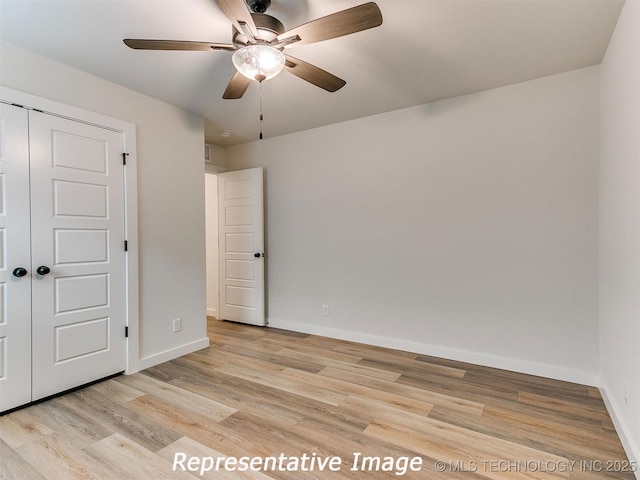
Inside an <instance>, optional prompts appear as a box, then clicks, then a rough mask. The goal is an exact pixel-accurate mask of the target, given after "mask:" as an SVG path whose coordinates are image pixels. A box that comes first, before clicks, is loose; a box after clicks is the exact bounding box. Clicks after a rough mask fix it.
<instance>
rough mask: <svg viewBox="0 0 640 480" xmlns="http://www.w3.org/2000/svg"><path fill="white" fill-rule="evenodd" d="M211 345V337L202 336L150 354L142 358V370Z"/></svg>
mask: <svg viewBox="0 0 640 480" xmlns="http://www.w3.org/2000/svg"><path fill="white" fill-rule="evenodd" d="M208 346H209V339H208V338H206V337H205V338H202V339H200V340H196V341H195V342H191V343H187V344H186V345H180V346H179V347H176V348H172V349H171V350H165V351H164V352H160V353H156V354H155V355H150V356H148V357H144V358H141V359H140V363H139V366H140V370H144V369H145V368H150V367H153V366H155V365H158V364H160V363H164V362H168V361H169V360H173V359H174V358H178V357H181V356H183V355H186V354H188V353H193V352H196V351H198V350H202V349H203V348H207V347H208Z"/></svg>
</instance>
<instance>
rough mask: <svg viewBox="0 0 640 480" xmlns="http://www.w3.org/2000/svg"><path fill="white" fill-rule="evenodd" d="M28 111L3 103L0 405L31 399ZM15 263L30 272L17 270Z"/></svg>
mask: <svg viewBox="0 0 640 480" xmlns="http://www.w3.org/2000/svg"><path fill="white" fill-rule="evenodd" d="M27 115H28V114H27V111H26V110H25V109H23V108H19V107H15V106H13V105H7V104H3V103H0V411H3V410H8V409H10V408H14V407H17V406H19V405H22V404H24V403H28V402H30V401H31V348H30V345H31V275H30V274H31V272H30V250H29V249H30V245H29V144H28V135H29V133H28V116H27ZM16 267H23V268H25V269H26V270H27V275H25V276H23V277H19V278H18V277H16V276H14V275H13V274H12V272H13V270H14V269H15V268H16Z"/></svg>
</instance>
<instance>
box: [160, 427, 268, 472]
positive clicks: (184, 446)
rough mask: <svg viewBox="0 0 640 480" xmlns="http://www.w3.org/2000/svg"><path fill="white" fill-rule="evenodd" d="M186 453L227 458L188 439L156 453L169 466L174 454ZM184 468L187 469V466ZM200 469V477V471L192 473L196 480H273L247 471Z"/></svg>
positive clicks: (183, 438)
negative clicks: (199, 479)
mask: <svg viewBox="0 0 640 480" xmlns="http://www.w3.org/2000/svg"><path fill="white" fill-rule="evenodd" d="M186 452H188V455H189V456H190V457H197V458H206V457H211V458H214V459H217V458H218V457H228V455H225V454H223V453H221V452H219V451H217V450H214V449H213V448H209V447H206V446H204V445H202V444H200V443H198V442H196V441H195V440H193V439H191V438H188V437H182V438H180V439H178V440H176V441H175V442H173V443H172V444H170V445H167V446H166V447H164V448H162V449H161V450H159V451H158V452H157V455H158V456H159V457H161V458H164V459H165V460H166V461H168V462H171V464H172V465H173V463H174V460H175V458H176V454H186ZM178 458H181V457H178ZM178 468H180V466H178ZM186 468H187V469H188V464H187V466H186ZM200 468H201V470H202V471H203V474H202V475H200V471H198V472H197V473H195V472H194V473H195V474H194V473H192V475H193V476H194V477H197V478H202V479H203V480H274V477H271V476H269V475H267V474H265V473H263V472H261V471H257V472H256V471H252V470H249V471H232V472H229V471H227V470H225V469H224V468H222V469H214V468H212V469H209V470H208V471H206V469H207V468H208V467H207V466H206V465H205V467H204V468H203V466H202V465H200Z"/></svg>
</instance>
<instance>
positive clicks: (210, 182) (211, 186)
mask: <svg viewBox="0 0 640 480" xmlns="http://www.w3.org/2000/svg"><path fill="white" fill-rule="evenodd" d="M204 179H205V184H204V188H205V221H206V245H207V252H206V262H207V269H206V284H207V286H206V289H207V316H208V317H215V318H219V312H220V306H219V301H220V300H219V288H220V287H219V282H220V280H219V278H218V276H219V268H218V262H219V260H218V175H217V174H215V173H205V174H204Z"/></svg>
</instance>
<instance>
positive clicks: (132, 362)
mask: <svg viewBox="0 0 640 480" xmlns="http://www.w3.org/2000/svg"><path fill="white" fill-rule="evenodd" d="M0 102H2V103H8V104H13V105H17V106H20V107H24V108H27V109H32V110H39V111H41V112H43V113H46V114H49V115H54V116H57V117H62V118H66V119H68V120H73V121H76V122H82V123H86V124H89V125H94V126H98V127H102V128H106V129H109V130H113V131H115V132H119V133H122V134H123V135H124V150H125V152H126V153H127V156H126V162H127V167H126V168H125V169H124V216H125V237H126V239H127V253H126V255H125V284H126V285H125V317H126V318H125V325H127V327H128V333H129V335H128V338H127V339H126V352H127V353H126V357H127V358H126V369H125V374H127V375H129V374H132V373H136V372H137V371H139V363H140V352H139V344H140V342H139V338H140V330H139V296H138V173H137V172H138V166H137V165H138V164H137V156H136V126H135V124H133V123H130V122H126V121H124V120H119V119H116V118H113V117H109V116H106V115H102V114H99V113H95V112H90V111H88V110H84V109H81V108H77V107H73V106H70V105H65V104H62V103H59V102H56V101H54V100H48V99H46V98H42V97H38V96H36V95H31V94H29V93H25V92H21V91H19V90H14V89H11V88H7V87H3V86H1V85H0Z"/></svg>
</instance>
